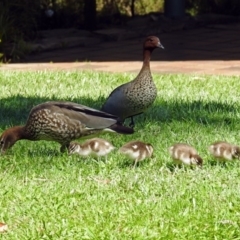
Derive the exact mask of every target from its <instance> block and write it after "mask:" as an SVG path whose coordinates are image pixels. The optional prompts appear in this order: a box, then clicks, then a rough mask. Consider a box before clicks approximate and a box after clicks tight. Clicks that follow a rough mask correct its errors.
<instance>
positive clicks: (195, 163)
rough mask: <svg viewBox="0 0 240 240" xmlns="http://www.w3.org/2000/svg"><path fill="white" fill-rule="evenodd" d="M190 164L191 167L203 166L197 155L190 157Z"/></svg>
mask: <svg viewBox="0 0 240 240" xmlns="http://www.w3.org/2000/svg"><path fill="white" fill-rule="evenodd" d="M191 162H192V164H193V165H198V166H200V167H201V166H202V165H203V159H202V158H201V157H200V156H199V155H197V154H195V155H192V156H191Z"/></svg>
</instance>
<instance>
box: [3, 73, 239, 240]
mask: <svg viewBox="0 0 240 240" xmlns="http://www.w3.org/2000/svg"><path fill="white" fill-rule="evenodd" d="M134 76H135V75H134V74H133V75H130V74H107V73H96V72H71V73H70V72H23V73H21V72H15V73H14V72H0V132H2V131H3V130H5V129H6V128H8V127H10V126H13V125H20V124H24V123H25V121H26V118H27V115H28V113H29V111H30V109H31V108H32V107H33V106H34V105H36V104H38V103H42V102H45V101H49V100H68V101H73V102H78V103H81V104H84V105H87V106H91V107H95V108H99V107H100V106H101V104H102V103H103V102H104V99H105V97H106V96H107V95H108V94H109V93H110V91H111V90H112V89H113V88H115V87H116V86H118V85H120V84H121V83H124V82H127V81H129V80H130V79H132V78H133V77H134ZM154 80H155V83H156V84H157V87H158V97H157V100H156V101H155V104H154V106H153V107H152V108H151V109H149V110H148V111H147V112H146V113H145V114H143V115H141V116H139V117H136V118H135V123H136V128H135V130H136V133H135V134H133V135H128V136H123V135H117V134H109V135H104V138H105V139H108V140H110V141H112V142H113V144H114V145H115V146H116V147H120V146H121V145H123V144H124V143H126V142H127V141H130V140H136V139H139V140H143V141H145V142H150V143H151V144H152V145H153V146H154V151H155V152H154V155H155V156H154V158H153V159H151V160H146V161H143V162H141V163H140V165H139V167H137V168H136V169H133V168H132V165H133V162H131V161H129V160H127V159H125V158H124V157H122V156H121V155H119V154H118V153H116V152H112V153H111V154H110V155H109V156H108V159H107V161H105V160H101V161H96V160H94V159H92V158H87V159H81V158H80V157H79V156H76V155H73V156H68V155H67V153H65V154H61V153H60V151H59V147H60V145H59V144H57V143H54V142H44V141H41V142H40V141H39V142H30V141H19V142H17V143H16V144H15V145H14V147H13V148H12V149H11V150H10V151H9V152H8V153H7V154H6V155H4V156H0V196H1V197H0V222H5V223H7V224H8V226H9V230H8V232H6V233H4V234H1V236H0V238H1V239H3V240H4V239H13V240H17V239H21V240H22V239H31V240H33V239H54V240H55V239H58V240H59V239H68V240H69V239H81V240H82V239H97V240H98V239H103V240H106V239H112V240H113V239H121V240H122V239H128V240H129V239H142V240H146V239H164V240H170V239H176V240H181V239H182V240H186V239H187V240H190V239H193V240H199V239H207V240H209V239H215V240H218V239H219V240H222V239H226V240H231V239H240V228H239V227H240V204H239V203H240V162H239V161H237V160H236V161H233V162H230V163H227V164H226V165H221V164H218V163H216V161H214V159H212V158H211V157H210V156H209V154H208V152H207V147H208V145H209V144H210V143H212V142H213V141H217V140H227V141H229V142H231V143H236V144H237V143H240V134H239V129H240V121H239V118H240V93H239V89H240V81H239V77H221V76H194V75H155V76H154ZM79 141H81V140H79ZM176 142H185V143H189V144H191V145H193V146H194V147H196V148H197V150H198V151H199V154H200V156H202V158H203V159H204V165H203V168H202V169H195V170H194V169H193V170H192V169H189V168H187V167H186V168H177V169H176V168H174V167H173V165H172V160H171V158H170V156H169V154H168V147H169V146H171V145H172V144H173V143H176Z"/></svg>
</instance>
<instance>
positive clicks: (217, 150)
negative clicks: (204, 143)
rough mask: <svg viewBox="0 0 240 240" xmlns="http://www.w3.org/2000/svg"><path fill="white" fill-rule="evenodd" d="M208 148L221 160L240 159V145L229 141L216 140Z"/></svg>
mask: <svg viewBox="0 0 240 240" xmlns="http://www.w3.org/2000/svg"><path fill="white" fill-rule="evenodd" d="M208 150H209V152H210V153H211V154H212V156H213V157H215V158H217V159H219V160H233V159H240V147H239V146H236V145H234V144H231V143H228V142H224V141H218V142H214V143H212V144H211V145H210V146H209V148H208Z"/></svg>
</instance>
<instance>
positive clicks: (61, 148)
mask: <svg viewBox="0 0 240 240" xmlns="http://www.w3.org/2000/svg"><path fill="white" fill-rule="evenodd" d="M68 147H69V144H62V145H61V147H60V152H61V153H64V152H65V150H66V149H68Z"/></svg>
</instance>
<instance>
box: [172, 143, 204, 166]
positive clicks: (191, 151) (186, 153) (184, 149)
mask: <svg viewBox="0 0 240 240" xmlns="http://www.w3.org/2000/svg"><path fill="white" fill-rule="evenodd" d="M169 153H170V155H171V157H172V158H173V161H174V163H176V164H185V165H198V166H202V163H203V160H202V158H201V157H200V156H199V155H198V153H197V150H196V149H195V148H193V147H192V146H190V145H188V144H185V143H177V144H174V145H173V146H171V147H170V148H169Z"/></svg>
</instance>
